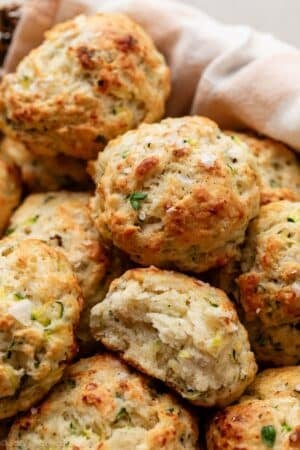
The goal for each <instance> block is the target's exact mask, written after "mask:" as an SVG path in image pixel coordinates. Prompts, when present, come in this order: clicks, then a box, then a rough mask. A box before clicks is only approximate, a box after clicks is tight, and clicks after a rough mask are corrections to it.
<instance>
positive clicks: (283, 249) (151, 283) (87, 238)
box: [0, 13, 300, 450]
mask: <svg viewBox="0 0 300 450" xmlns="http://www.w3.org/2000/svg"><path fill="white" fill-rule="evenodd" d="M171 75H172V74H170V71H169V68H168V66H167V63H166V61H165V60H164V57H163V56H162V55H161V54H160V52H159V50H158V49H156V48H155V46H154V44H153V42H152V40H151V38H150V37H149V36H148V35H147V34H146V32H145V31H144V30H143V29H142V28H141V27H140V26H139V25H137V24H136V23H134V22H133V21H132V20H131V19H129V18H128V17H126V16H125V15H121V14H113V13H111V14H108V13H107V14H104V13H99V14H96V15H93V16H83V15H82V16H78V17H76V18H74V19H73V20H70V21H67V22H65V23H61V24H59V25H56V26H55V27H54V28H53V29H51V30H49V31H48V32H47V33H46V36H45V40H44V42H43V43H42V44H41V45H40V46H39V47H38V48H36V49H34V50H32V51H31V52H30V53H29V54H28V55H27V56H26V57H25V58H24V59H23V60H22V61H21V62H20V64H19V65H18V67H17V69H16V72H15V73H10V74H6V75H5V76H4V77H3V79H2V82H1V85H0V128H1V131H2V133H3V138H2V141H1V143H0V233H1V240H0V428H1V434H0V437H3V442H5V446H6V448H7V450H43V449H45V450H67V449H69V450H88V449H90V450H100V449H101V450H157V449H163V450H183V449H186V450H199V449H205V448H206V449H208V450H225V449H226V450H252V449H253V450H267V449H269V448H273V449H274V450H287V449H291V450H292V449H300V365H299V363H300V166H299V162H298V160H297V157H296V155H295V153H294V152H293V150H292V149H290V148H287V147H286V146H285V145H283V144H282V143H279V142H275V141H273V140H271V139H268V138H267V137H264V136H258V135H255V134H254V133H253V132H252V131H249V130H248V131H247V130H244V131H243V132H236V131H231V130H220V128H219V127H218V125H217V124H216V123H215V122H213V121H212V120H210V119H209V118H206V117H200V116H185V117H176V118H170V117H169V118H164V116H165V114H166V113H165V111H166V102H167V99H168V96H169V93H170V89H171V84H172V83H171V79H172V77H171ZM5 433H8V434H7V436H6V435H5Z"/></svg>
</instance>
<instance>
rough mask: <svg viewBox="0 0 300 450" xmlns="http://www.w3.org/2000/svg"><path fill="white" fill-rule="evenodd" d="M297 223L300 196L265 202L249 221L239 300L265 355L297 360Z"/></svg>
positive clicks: (273, 359)
mask: <svg viewBox="0 0 300 450" xmlns="http://www.w3.org/2000/svg"><path fill="white" fill-rule="evenodd" d="M299 223H300V202H291V201H287V200H282V201H279V202H273V203H270V204H268V205H265V206H263V207H262V208H261V210H260V214H259V216H258V218H257V219H255V220H254V221H253V222H252V223H251V225H250V227H249V229H248V233H247V239H246V242H245V245H244V247H243V249H242V260H241V269H242V274H241V275H240V276H239V277H238V279H237V283H238V286H239V295H240V303H241V305H242V308H243V315H244V319H245V323H248V325H247V327H248V328H249V332H250V337H251V339H252V341H253V345H254V348H257V349H258V352H259V353H258V355H259V359H260V360H262V361H268V362H274V363H276V364H284V363H285V364H286V363H288V364H292V363H293V364H296V363H297V362H299V339H300V227H299ZM292 335H293V339H291V336H292ZM264 347H265V348H264ZM272 347H273V348H272ZM280 355H282V356H283V359H282V361H280ZM286 358H287V359H286Z"/></svg>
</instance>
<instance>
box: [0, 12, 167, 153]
mask: <svg viewBox="0 0 300 450" xmlns="http://www.w3.org/2000/svg"><path fill="white" fill-rule="evenodd" d="M169 78H170V77H169V69H168V68H167V66H166V64H165V61H164V58H163V56H162V55H161V54H160V53H159V52H158V51H157V50H156V48H155V46H154V44H153V42H152V40H151V39H150V37H149V36H148V35H147V34H146V33H145V32H144V31H143V30H142V28H141V27H140V26H139V25H137V24H136V23H134V22H133V21H132V20H131V19H129V18H128V17H126V16H124V15H121V14H100V13H99V14H96V15H92V16H83V15H82V16H78V17H76V18H75V19H73V20H70V21H68V22H64V23H61V24H59V25H56V26H55V27H54V28H53V29H51V30H50V31H48V32H47V33H46V39H45V41H44V42H43V43H42V44H41V45H40V46H39V47H38V48H36V49H34V50H32V51H31V52H30V53H29V55H28V56H26V57H25V58H24V59H23V61H22V62H21V63H20V64H19V66H18V68H17V71H16V73H13V74H8V75H5V76H4V78H3V81H2V89H1V97H2V98H1V105H0V110H1V117H0V121H1V125H2V128H3V130H4V131H5V133H6V134H8V135H10V136H11V137H14V138H16V139H17V140H20V141H21V142H23V143H24V144H25V145H26V147H27V148H28V149H29V150H30V151H32V152H35V153H37V154H41V155H44V156H54V155H56V154H57V153H63V154H66V155H70V156H74V157H76V158H83V159H90V158H94V157H96V156H97V154H98V152H99V150H102V149H103V147H104V146H105V144H106V143H107V142H108V141H109V140H110V139H112V138H114V137H116V136H118V135H119V134H122V133H124V132H125V131H127V130H129V129H132V128H135V127H136V126H137V125H138V124H139V123H141V122H153V121H155V120H159V119H160V118H161V117H162V116H163V114H164V108H165V101H166V98H167V96H168V94H169V90H170V81H169Z"/></svg>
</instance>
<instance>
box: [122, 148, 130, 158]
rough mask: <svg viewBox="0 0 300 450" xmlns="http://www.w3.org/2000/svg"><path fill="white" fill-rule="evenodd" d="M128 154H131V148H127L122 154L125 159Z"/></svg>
mask: <svg viewBox="0 0 300 450" xmlns="http://www.w3.org/2000/svg"><path fill="white" fill-rule="evenodd" d="M128 155H129V150H125V152H123V153H122V154H121V156H122V158H123V159H126V158H127V156H128Z"/></svg>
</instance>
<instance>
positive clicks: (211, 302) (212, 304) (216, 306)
mask: <svg viewBox="0 0 300 450" xmlns="http://www.w3.org/2000/svg"><path fill="white" fill-rule="evenodd" d="M205 300H206V301H207V302H208V303H209V304H210V306H213V307H214V308H218V307H219V305H218V303H215V302H213V301H212V300H210V299H209V298H205Z"/></svg>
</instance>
